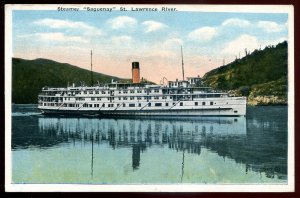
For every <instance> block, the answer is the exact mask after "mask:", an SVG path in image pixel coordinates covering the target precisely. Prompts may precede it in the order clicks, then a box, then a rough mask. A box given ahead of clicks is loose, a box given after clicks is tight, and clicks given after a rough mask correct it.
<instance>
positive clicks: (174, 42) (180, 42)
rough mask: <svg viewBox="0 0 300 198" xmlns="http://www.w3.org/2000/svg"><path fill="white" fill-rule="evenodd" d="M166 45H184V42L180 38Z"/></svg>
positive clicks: (168, 40) (170, 40)
mask: <svg viewBox="0 0 300 198" xmlns="http://www.w3.org/2000/svg"><path fill="white" fill-rule="evenodd" d="M164 44H165V45H182V44H183V41H182V40H181V39H179V38H170V39H167V40H166V41H165V42H164Z"/></svg>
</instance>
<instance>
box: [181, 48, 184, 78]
mask: <svg viewBox="0 0 300 198" xmlns="http://www.w3.org/2000/svg"><path fill="white" fill-rule="evenodd" d="M181 61H182V62H181V65H182V80H184V63H183V53H182V46H181Z"/></svg>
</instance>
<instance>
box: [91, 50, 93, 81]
mask: <svg viewBox="0 0 300 198" xmlns="http://www.w3.org/2000/svg"><path fill="white" fill-rule="evenodd" d="M93 84H94V79H93V51H92V50H91V86H93Z"/></svg>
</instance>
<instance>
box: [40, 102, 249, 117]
mask: <svg viewBox="0 0 300 198" xmlns="http://www.w3.org/2000/svg"><path fill="white" fill-rule="evenodd" d="M211 100H212V99H208V101H211ZM214 100H215V102H216V103H220V102H222V103H225V104H221V105H215V104H214V105H200V106H193V105H191V104H194V103H195V101H184V105H183V106H180V104H179V103H178V104H176V105H174V106H171V107H170V106H161V107H155V106H153V107H149V106H147V104H148V103H147V102H146V103H142V105H140V106H141V107H123V106H122V105H117V104H116V105H114V106H115V107H110V108H109V107H107V108H105V107H104V108H94V107H91V108H88V107H82V108H76V107H51V106H50V107H49V106H47V107H44V106H39V109H40V110H42V112H43V113H46V114H82V115H84V114H85V115H99V116H101V115H102V116H106V115H112V116H113V115H114V116H245V115H246V99H245V98H228V99H227V101H226V99H224V98H223V99H222V100H221V99H219V101H218V102H217V101H216V99H214ZM201 102H202V101H199V103H201ZM226 103H229V104H226ZM201 104H202V103H201ZM100 106H101V105H100ZM125 106H126V105H125ZM136 106H138V105H136Z"/></svg>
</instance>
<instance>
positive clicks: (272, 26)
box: [257, 21, 287, 33]
mask: <svg viewBox="0 0 300 198" xmlns="http://www.w3.org/2000/svg"><path fill="white" fill-rule="evenodd" d="M257 27H259V28H262V29H263V30H264V31H265V32H267V33H272V32H281V31H283V30H284V29H285V28H286V27H287V26H286V24H278V23H276V22H273V21H259V22H257Z"/></svg>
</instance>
